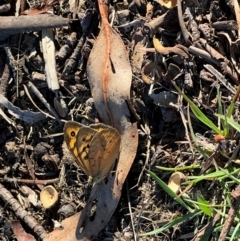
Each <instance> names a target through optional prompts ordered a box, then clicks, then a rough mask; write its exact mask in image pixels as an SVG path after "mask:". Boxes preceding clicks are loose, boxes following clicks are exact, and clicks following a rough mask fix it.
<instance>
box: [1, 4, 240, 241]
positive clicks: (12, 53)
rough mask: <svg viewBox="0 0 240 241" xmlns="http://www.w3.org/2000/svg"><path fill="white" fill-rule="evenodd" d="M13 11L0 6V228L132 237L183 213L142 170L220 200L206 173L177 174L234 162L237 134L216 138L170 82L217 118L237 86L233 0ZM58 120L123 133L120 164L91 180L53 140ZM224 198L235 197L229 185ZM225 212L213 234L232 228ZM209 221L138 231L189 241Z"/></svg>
mask: <svg viewBox="0 0 240 241" xmlns="http://www.w3.org/2000/svg"><path fill="white" fill-rule="evenodd" d="M10 7H11V8H9V2H7V1H3V2H1V3H0V19H1V21H2V24H1V26H0V32H1V36H0V79H1V81H0V91H1V92H0V97H1V98H0V99H1V110H0V115H1V122H0V123H1V126H0V131H1V135H0V136H1V138H0V143H1V152H0V158H1V167H2V168H1V170H0V180H1V183H0V185H1V187H0V188H1V197H0V198H1V200H0V210H1V214H2V215H0V220H1V227H2V229H1V231H0V232H1V235H0V236H1V237H6V238H7V239H8V240H14V234H15V236H16V238H17V239H18V240H21V238H20V237H24V238H23V239H24V240H34V239H38V238H39V237H40V238H41V239H44V240H47V241H52V240H66V239H68V240H70V241H71V240H76V239H77V240H109V239H113V240H137V236H138V234H140V233H146V232H149V231H152V230H154V229H155V228H158V227H161V226H164V223H168V222H171V221H172V220H173V217H181V216H183V215H184V214H185V213H186V210H185V209H184V208H182V207H181V206H178V205H177V204H176V203H175V201H174V199H172V198H171V197H170V196H169V195H166V192H165V191H164V189H162V188H160V186H158V185H156V182H155V181H154V180H153V179H151V178H150V176H149V174H148V173H147V172H146V171H147V170H151V171H154V172H155V173H156V174H157V176H158V177H159V178H161V179H162V180H163V181H164V182H165V183H168V182H169V183H173V185H174V188H173V189H174V190H175V192H176V195H177V194H179V195H184V194H183V193H186V194H187V195H188V196H189V197H190V198H191V199H192V200H193V201H199V202H202V203H201V205H200V207H201V208H202V209H204V205H205V206H206V203H207V204H209V203H211V201H213V200H216V197H219V196H221V195H222V192H221V188H219V185H218V183H217V182H216V181H212V178H211V180H210V179H208V180H206V181H205V182H204V185H205V186H204V185H203V184H199V183H197V184H196V185H195V186H187V184H186V183H184V181H182V182H181V188H180V179H181V178H180V177H179V176H178V173H181V175H184V176H185V177H186V180H189V178H188V177H191V176H197V175H198V174H199V173H200V168H203V167H204V168H203V169H202V171H203V170H204V171H203V172H205V171H206V170H207V169H208V168H209V167H210V168H212V166H211V165H212V164H213V163H214V165H215V166H218V167H219V168H223V167H224V166H225V165H226V163H228V165H229V163H230V162H229V160H230V161H231V160H232V163H235V164H233V167H234V165H236V166H237V163H238V162H237V160H238V159H239V152H238V151H236V150H238V149H239V146H238V145H239V144H238V137H237V136H238V133H237V132H235V133H231V135H229V136H228V137H227V138H223V139H221V140H220V141H217V142H216V137H214V135H215V136H216V133H212V132H211V130H209V128H207V126H204V125H202V124H201V123H200V122H199V120H198V119H197V118H196V117H195V116H194V115H193V114H192V113H191V112H189V110H188V108H187V105H186V102H184V101H182V100H181V95H179V92H177V91H176V89H175V88H174V87H173V85H172V84H171V81H174V83H175V84H176V85H177V86H179V87H180V88H181V90H182V91H183V92H184V93H185V94H186V95H187V96H188V97H189V98H190V99H191V100H192V101H193V103H194V104H195V105H197V106H198V107H199V108H200V109H201V110H202V111H203V112H204V113H205V115H206V116H207V117H208V118H210V119H211V120H212V121H213V122H214V123H215V124H216V125H219V123H220V121H219V119H218V118H217V117H216V115H215V114H216V113H218V114H224V113H219V106H220V105H219V96H218V93H221V98H220V102H221V106H222V107H223V108H222V109H223V110H224V111H227V109H228V106H229V105H230V101H231V99H232V98H233V95H235V94H236V93H237V92H238V91H239V90H238V85H239V73H240V71H239V29H240V25H239V14H238V13H239V4H238V1H221V2H219V1H215V0H209V1H198V0H195V1H188V0H186V1H180V0H179V1H160V0H159V1H142V0H140V1H114V2H112V1H111V2H109V3H108V2H107V1H98V2H97V1H69V2H66V1H65V2H64V1H46V2H45V1H39V2H35V1H30V0H29V1H27V2H25V1H17V5H16V9H15V11H16V12H15V13H14V11H13V9H14V6H13V4H12V3H11V4H10ZM24 14H25V15H24ZM14 15H15V16H19V17H18V18H16V17H15V16H14ZM180 103H181V104H180ZM238 104H239V102H238V100H237V101H236V102H235V106H234V107H235V108H234V112H233V115H232V117H233V118H234V120H238V118H239V111H238ZM189 116H191V125H192V128H193V133H195V134H198V133H200V134H201V135H203V136H204V137H205V138H204V143H203V142H201V145H199V144H196V143H197V142H194V136H193V135H191V134H190V132H191V130H190V129H189V128H190V127H189V125H188V123H189ZM136 117H137V118H136ZM68 120H74V121H78V122H81V123H82V124H85V125H89V124H92V123H94V122H95V123H98V122H103V123H105V124H108V125H111V126H113V127H115V128H116V129H118V131H119V132H120V134H121V138H122V147H121V152H120V156H119V159H118V163H117V164H116V165H115V167H114V169H113V170H112V171H111V172H110V173H109V175H108V177H107V179H106V181H105V182H104V183H101V184H99V185H98V186H94V187H92V189H91V188H89V186H88V184H87V177H86V175H85V174H84V173H83V172H82V171H81V170H80V168H78V167H77V166H76V163H75V161H74V158H73V157H72V156H71V155H70V154H69V151H68V150H67V147H66V145H65V143H64V142H63V135H62V132H63V125H64V122H66V121H68ZM226 120H228V119H226ZM234 125H235V124H234ZM235 126H236V125H235ZM236 128H237V126H236ZM209 146H211V151H210V152H209V153H208V150H209V148H207V147H209ZM193 147H194V148H193ZM195 148H200V149H195ZM199 150H200V151H199ZM201 150H202V152H201ZM206 153H208V154H209V157H208V159H204V154H206ZM231 155H232V156H231ZM204 160H205V161H206V162H207V164H204V163H203V162H204ZM192 165H196V166H200V167H199V168H196V169H195V168H194V169H188V167H189V166H192ZM156 166H161V168H160V169H158V168H156ZM176 168H179V172H177V170H178V169H176ZM181 168H183V169H181ZM184 168H185V169H184ZM172 170H175V171H172ZM202 171H201V174H202ZM173 178H176V179H173ZM47 186H52V187H53V188H54V190H55V191H56V193H57V194H58V199H56V200H57V201H56V202H55V203H54V204H53V205H52V206H51V205H50V206H49V208H46V209H45V208H44V207H43V206H42V205H40V204H39V203H40V193H41V192H42V190H43V189H44V187H47ZM26 187H27V188H26ZM185 188H186V189H185ZM188 188H189V189H188ZM184 189H185V190H184ZM233 190H234V189H229V192H230V191H233ZM181 192H182V194H181ZM30 193H31V194H30ZM233 194H234V199H235V200H237V201H238V199H239V195H238V189H236V191H234V192H233ZM49 197H50V198H51V193H50V194H49ZM49 197H48V198H49ZM199 197H201V199H199ZM36 198H37V199H36ZM206 198H208V201H206V200H205V199H206ZM9 200H11V202H9ZM221 201H222V200H218V204H221ZM6 203H8V206H7V207H6V206H5V204H6ZM47 207H48V206H47ZM201 208H200V209H201ZM18 209H20V211H21V212H23V214H24V215H21V214H20V213H19V211H18ZM236 209H237V207H236V206H232V207H231V209H230V210H229V211H230V218H229V219H228V220H226V229H224V228H223V230H225V231H226V232H225V234H221V236H220V238H221V239H222V240H223V239H224V235H225V236H226V235H227V233H228V232H229V230H230V227H232V228H234V227H235V224H234V222H233V223H232V220H234V215H235V213H234V212H236ZM204 210H206V209H204ZM209 210H210V209H208V211H209ZM211 210H212V209H211ZM209 213H210V212H208V214H209ZM16 220H20V221H21V222H22V221H24V225H23V226H22V227H21V223H19V222H18V221H16ZM212 220H213V221H214V225H216V224H217V223H218V219H217V218H216V216H215V217H213V219H212ZM231 225H232V226H231ZM208 226H209V223H208V221H207V219H203V222H202V223H199V224H198V227H197V229H196V228H194V225H193V220H192V219H189V220H188V221H185V222H183V223H181V224H179V226H178V228H170V229H166V230H165V231H164V232H160V233H158V234H156V235H155V236H152V237H150V236H146V237H144V236H143V237H142V236H141V237H138V238H139V239H138V240H182V239H185V240H199V237H200V236H201V235H200V234H202V233H203V237H208V238H209V240H210V238H211V234H209V233H207V232H205V233H204V230H205V228H206V227H208ZM23 229H24V230H23ZM196 230H197V231H198V232H197V233H195V234H194V231H196ZM206 230H207V228H206ZM25 231H26V232H27V233H30V234H31V235H29V236H28V235H27V234H26V233H25ZM47 233H48V234H49V235H48V237H47ZM204 235H205V236H204ZM25 237H26V238H25ZM1 239H2V238H0V240H1ZM205 240H208V239H205Z"/></svg>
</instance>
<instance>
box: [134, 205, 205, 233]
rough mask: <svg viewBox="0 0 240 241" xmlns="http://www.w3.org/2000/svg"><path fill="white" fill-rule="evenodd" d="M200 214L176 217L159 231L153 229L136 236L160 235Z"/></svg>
mask: <svg viewBox="0 0 240 241" xmlns="http://www.w3.org/2000/svg"><path fill="white" fill-rule="evenodd" d="M201 213H202V211H199V210H196V211H195V212H193V213H188V214H185V215H183V216H182V217H178V218H176V219H174V220H173V221H170V222H169V223H167V224H165V225H164V226H162V227H161V228H159V229H155V230H153V231H151V232H148V233H142V234H139V235H138V236H140V237H141V236H148V235H155V234H158V233H162V232H164V231H166V230H168V229H169V228H172V227H174V226H176V225H178V224H180V223H182V222H184V221H187V220H189V219H191V218H194V217H195V216H197V215H200V214H201Z"/></svg>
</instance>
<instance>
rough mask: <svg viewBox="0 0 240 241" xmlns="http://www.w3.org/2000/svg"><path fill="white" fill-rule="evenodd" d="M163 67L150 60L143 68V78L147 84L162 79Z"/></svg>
mask: <svg viewBox="0 0 240 241" xmlns="http://www.w3.org/2000/svg"><path fill="white" fill-rule="evenodd" d="M161 75H162V69H161V68H160V66H159V65H157V64H155V63H153V62H149V63H147V64H146V65H145V66H144V67H143V68H142V79H143V81H144V82H145V83H146V84H149V85H150V84H151V83H152V82H156V81H157V80H159V79H160V77H161Z"/></svg>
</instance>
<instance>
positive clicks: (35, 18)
mask: <svg viewBox="0 0 240 241" xmlns="http://www.w3.org/2000/svg"><path fill="white" fill-rule="evenodd" d="M0 22H1V24H0V33H1V35H11V34H16V33H23V32H26V31H40V30H42V29H45V28H57V27H62V26H66V25H68V23H69V19H67V18H63V17H60V16H56V15H50V14H42V15H29V16H28V15H27V16H19V17H18V18H16V17H14V16H11V17H0Z"/></svg>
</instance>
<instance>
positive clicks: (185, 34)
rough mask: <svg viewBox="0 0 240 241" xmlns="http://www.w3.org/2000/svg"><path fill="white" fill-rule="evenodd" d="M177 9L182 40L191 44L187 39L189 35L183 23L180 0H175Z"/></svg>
mask: <svg viewBox="0 0 240 241" xmlns="http://www.w3.org/2000/svg"><path fill="white" fill-rule="evenodd" d="M177 10H178V21H179V25H180V28H181V30H182V35H183V38H184V41H185V42H186V44H187V45H191V44H192V43H191V41H190V40H189V37H191V35H190V33H189V32H188V30H187V28H186V26H185V23H184V21H183V13H182V1H181V0H177Z"/></svg>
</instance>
